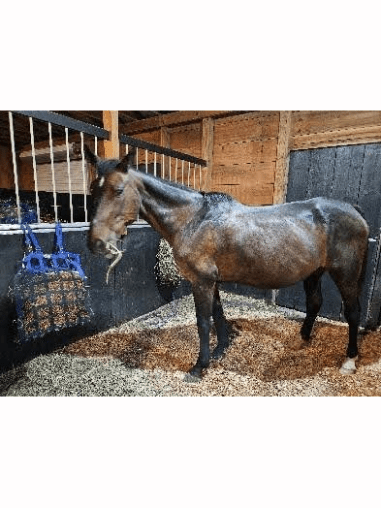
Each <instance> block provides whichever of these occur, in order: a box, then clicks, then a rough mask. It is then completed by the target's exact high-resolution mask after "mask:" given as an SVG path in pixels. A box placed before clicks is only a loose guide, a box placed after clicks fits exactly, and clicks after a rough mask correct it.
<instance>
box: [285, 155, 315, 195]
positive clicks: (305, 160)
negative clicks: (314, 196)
mask: <svg viewBox="0 0 381 508" xmlns="http://www.w3.org/2000/svg"><path fill="white" fill-rule="evenodd" d="M289 164H290V167H289V174H288V185H287V195H286V201H287V202H291V201H300V200H302V199H305V197H306V186H307V181H308V170H309V167H310V151H297V152H291V153H290V163H289Z"/></svg>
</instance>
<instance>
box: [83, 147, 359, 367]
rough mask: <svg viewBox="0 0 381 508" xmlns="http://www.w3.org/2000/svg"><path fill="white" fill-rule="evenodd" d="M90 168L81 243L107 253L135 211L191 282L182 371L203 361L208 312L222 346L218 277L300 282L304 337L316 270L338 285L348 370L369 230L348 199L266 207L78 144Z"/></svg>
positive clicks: (314, 306) (311, 315) (271, 285)
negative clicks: (191, 339)
mask: <svg viewBox="0 0 381 508" xmlns="http://www.w3.org/2000/svg"><path fill="white" fill-rule="evenodd" d="M86 157H87V159H88V161H89V162H90V163H92V164H94V165H95V166H96V167H97V171H98V179H97V180H96V182H95V183H94V188H93V196H94V200H95V211H94V216H93V219H92V222H91V227H90V232H89V245H90V248H91V249H92V250H93V252H95V253H101V254H103V255H105V256H107V257H112V256H113V255H114V254H115V253H116V252H119V251H118V249H117V247H116V244H117V241H118V240H120V239H121V238H122V237H123V236H124V235H125V234H126V231H127V229H126V225H128V224H131V223H132V222H134V221H135V220H136V219H137V217H138V215H139V216H140V217H141V218H143V219H145V220H146V221H147V222H148V223H149V224H150V225H151V226H152V227H153V228H154V229H155V230H156V231H158V232H159V233H160V234H161V235H162V236H163V237H164V238H165V239H166V240H167V241H168V242H169V244H170V245H171V246H172V249H173V255H174V258H175V261H176V264H177V266H178V269H179V271H180V273H181V274H182V275H183V276H184V277H185V278H186V279H188V280H189V281H190V282H191V284H192V291H193V297H194V303H195V308H196V317H197V327H198V333H199V337H200V352H199V357H198V360H197V363H196V364H195V366H194V367H193V368H192V370H191V372H190V373H191V374H192V375H194V376H201V373H202V370H203V369H204V368H206V367H208V365H209V361H210V351H209V331H210V318H211V317H213V320H214V323H215V326H216V332H217V340H218V343H217V346H216V348H215V350H214V351H213V353H212V358H219V357H221V356H222V354H223V353H224V351H225V350H226V348H227V347H228V345H229V337H228V327H227V322H226V319H225V316H224V313H223V309H222V305H221V302H220V297H219V293H218V283H219V282H221V281H231V282H237V283H244V284H250V285H252V286H255V287H258V288H264V289H276V288H281V287H285V286H290V285H292V284H294V283H296V282H298V281H301V280H303V281H304V289H305V292H306V301H307V314H306V318H305V320H304V322H303V325H302V328H301V336H302V338H303V339H304V341H308V340H309V338H310V335H311V330H312V327H313V324H314V321H315V318H316V316H317V314H318V312H319V309H320V307H321V304H322V295H321V276H322V274H323V273H324V272H325V271H327V272H328V273H329V274H330V276H331V277H332V279H333V280H334V282H335V283H336V286H337V287H338V289H339V291H340V293H341V296H342V299H343V302H344V314H345V318H346V320H347V321H348V324H349V341H348V347H347V359H346V361H345V362H344V364H343V366H342V369H341V372H343V373H352V372H355V370H356V366H355V360H356V358H357V355H358V349H357V333H358V326H359V319H360V304H359V295H360V291H361V282H362V278H363V273H364V269H365V264H366V254H367V246H368V234H369V228H368V225H367V223H366V221H365V219H364V218H363V217H362V215H361V214H360V213H359V212H358V211H357V210H356V209H355V208H354V207H353V206H351V205H350V204H348V203H344V202H340V201H333V200H330V199H325V198H314V199H309V200H307V201H299V202H294V203H286V204H282V205H274V206H268V207H252V206H246V205H243V204H241V203H239V202H237V201H236V200H234V199H233V198H232V197H231V196H229V195H227V194H222V193H214V192H212V193H204V192H197V191H195V190H193V189H189V188H187V187H184V186H182V185H179V184H176V183H172V182H168V181H165V180H162V179H160V178H155V177H154V176H152V175H148V174H144V173H141V172H139V171H136V170H134V169H133V157H134V154H133V153H130V154H129V155H127V156H126V157H124V158H123V159H121V160H102V159H100V158H98V157H96V156H95V155H93V154H92V153H91V152H90V151H89V150H88V149H86Z"/></svg>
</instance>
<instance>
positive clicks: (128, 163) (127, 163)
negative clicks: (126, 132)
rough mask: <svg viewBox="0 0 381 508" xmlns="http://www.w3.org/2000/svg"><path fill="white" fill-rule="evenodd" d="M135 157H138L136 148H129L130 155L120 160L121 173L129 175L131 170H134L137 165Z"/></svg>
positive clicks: (118, 167)
mask: <svg viewBox="0 0 381 508" xmlns="http://www.w3.org/2000/svg"><path fill="white" fill-rule="evenodd" d="M135 155H136V148H135V147H134V146H129V147H128V154H126V155H125V156H124V157H123V159H121V160H120V162H119V164H118V166H117V169H119V170H120V171H123V172H124V173H127V171H128V170H129V168H132V167H133V166H134V165H135Z"/></svg>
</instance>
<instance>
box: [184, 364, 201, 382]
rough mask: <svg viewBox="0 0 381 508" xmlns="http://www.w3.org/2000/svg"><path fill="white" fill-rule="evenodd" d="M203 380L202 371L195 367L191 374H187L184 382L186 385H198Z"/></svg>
mask: <svg viewBox="0 0 381 508" xmlns="http://www.w3.org/2000/svg"><path fill="white" fill-rule="evenodd" d="M201 379H202V369H201V368H200V367H193V369H191V370H190V371H189V372H187V373H186V374H185V376H184V381H185V382H186V383H198V382H199V381H201Z"/></svg>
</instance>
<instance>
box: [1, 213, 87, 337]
mask: <svg viewBox="0 0 381 508" xmlns="http://www.w3.org/2000/svg"><path fill="white" fill-rule="evenodd" d="M22 227H23V229H24V233H25V245H26V248H27V251H28V252H27V253H25V255H24V257H23V259H22V261H21V266H20V268H19V270H18V271H17V273H16V275H15V277H14V280H13V282H12V285H11V287H10V291H9V293H10V296H11V297H12V298H13V299H14V303H15V306H16V314H17V330H18V336H17V338H16V341H17V342H28V341H31V340H33V339H36V338H40V337H42V336H44V335H46V334H47V333H49V332H53V331H60V330H62V329H64V328H67V327H72V326H79V325H84V324H86V323H88V322H89V321H90V319H91V317H92V314H93V313H92V310H91V306H90V297H89V294H88V291H87V286H86V276H85V273H84V271H83V269H82V266H81V260H80V256H79V254H75V253H72V252H68V251H66V250H65V249H64V246H63V234H62V228H61V225H60V224H59V223H57V224H56V229H55V252H53V253H52V254H44V253H43V251H42V249H41V247H40V245H39V243H38V240H37V238H36V236H35V235H34V233H33V232H32V230H31V228H30V227H29V226H27V225H22Z"/></svg>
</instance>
